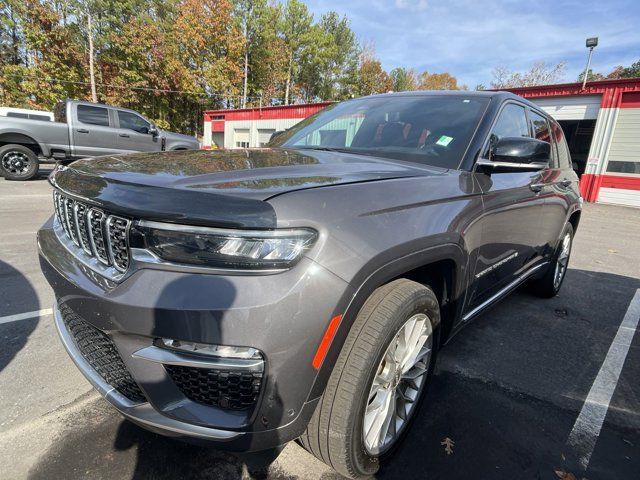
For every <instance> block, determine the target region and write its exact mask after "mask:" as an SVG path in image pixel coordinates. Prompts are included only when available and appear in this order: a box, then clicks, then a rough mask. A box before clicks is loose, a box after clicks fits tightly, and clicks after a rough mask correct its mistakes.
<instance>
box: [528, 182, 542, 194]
mask: <svg viewBox="0 0 640 480" xmlns="http://www.w3.org/2000/svg"><path fill="white" fill-rule="evenodd" d="M529 188H530V189H531V190H532V191H534V192H536V193H537V192H540V191H542V189H543V188H544V183H532V184H531V185H529Z"/></svg>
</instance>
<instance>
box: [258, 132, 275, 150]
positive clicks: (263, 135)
mask: <svg viewBox="0 0 640 480" xmlns="http://www.w3.org/2000/svg"><path fill="white" fill-rule="evenodd" d="M275 131H276V130H275V129H274V128H259V129H258V146H259V147H264V146H265V145H266V144H267V143H269V140H271V135H273V134H274V132H275Z"/></svg>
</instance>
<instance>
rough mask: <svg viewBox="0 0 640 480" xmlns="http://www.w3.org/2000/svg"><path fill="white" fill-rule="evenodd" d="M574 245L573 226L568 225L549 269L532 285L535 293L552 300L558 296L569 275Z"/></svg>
mask: <svg viewBox="0 0 640 480" xmlns="http://www.w3.org/2000/svg"><path fill="white" fill-rule="evenodd" d="M572 245H573V226H572V225H571V224H570V223H567V225H566V226H565V227H564V230H563V231H562V235H561V236H560V243H559V244H558V246H557V247H556V251H555V252H554V254H553V258H552V260H551V263H550V264H549V268H548V269H547V271H546V272H545V274H544V275H543V276H542V277H541V278H539V279H538V280H534V281H533V282H532V283H531V289H532V290H533V292H534V293H536V294H537V295H539V296H541V297H545V298H551V297H554V296H556V295H557V294H558V292H559V291H560V287H562V282H564V277H565V276H566V274H567V268H568V267H569V258H570V257H571V246H572Z"/></svg>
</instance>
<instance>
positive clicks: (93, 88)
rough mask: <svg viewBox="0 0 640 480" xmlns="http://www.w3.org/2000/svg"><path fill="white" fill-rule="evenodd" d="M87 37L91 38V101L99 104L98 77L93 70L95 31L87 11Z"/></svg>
mask: <svg viewBox="0 0 640 480" xmlns="http://www.w3.org/2000/svg"><path fill="white" fill-rule="evenodd" d="M87 35H88V36H89V76H90V77H91V101H92V102H93V103H98V95H97V94H96V76H95V72H94V70H93V30H92V28H91V12H89V11H87Z"/></svg>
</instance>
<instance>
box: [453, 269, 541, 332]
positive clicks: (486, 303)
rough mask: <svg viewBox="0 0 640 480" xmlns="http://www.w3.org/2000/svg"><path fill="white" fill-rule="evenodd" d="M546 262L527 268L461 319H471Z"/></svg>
mask: <svg viewBox="0 0 640 480" xmlns="http://www.w3.org/2000/svg"><path fill="white" fill-rule="evenodd" d="M548 263H549V262H542V263H540V264H538V265H536V266H535V267H532V268H530V269H529V270H527V271H526V272H524V273H523V274H521V275H519V276H518V278H516V279H515V280H514V281H512V282H511V283H509V284H508V285H507V286H506V287H504V288H502V289H501V290H500V291H498V292H496V293H495V294H493V295H492V296H491V297H489V298H488V299H487V300H485V301H484V302H482V303H481V304H480V305H478V306H477V307H475V308H474V309H472V310H471V311H469V312H467V313H466V314H465V315H463V317H462V321H463V322H466V321H468V320H469V319H471V318H472V317H474V316H476V315H477V314H478V313H480V312H481V311H482V310H484V309H485V308H486V307H488V306H489V305H491V304H493V303H494V302H495V301H496V300H498V299H500V298H501V297H502V296H504V295H506V294H507V293H509V292H510V291H511V290H513V289H514V288H516V287H517V286H518V285H520V284H521V283H522V282H524V281H525V280H526V279H527V278H529V277H530V276H531V275H533V274H534V273H535V272H537V271H538V270H539V269H541V268H542V267H544V266H545V265H547V264H548Z"/></svg>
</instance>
